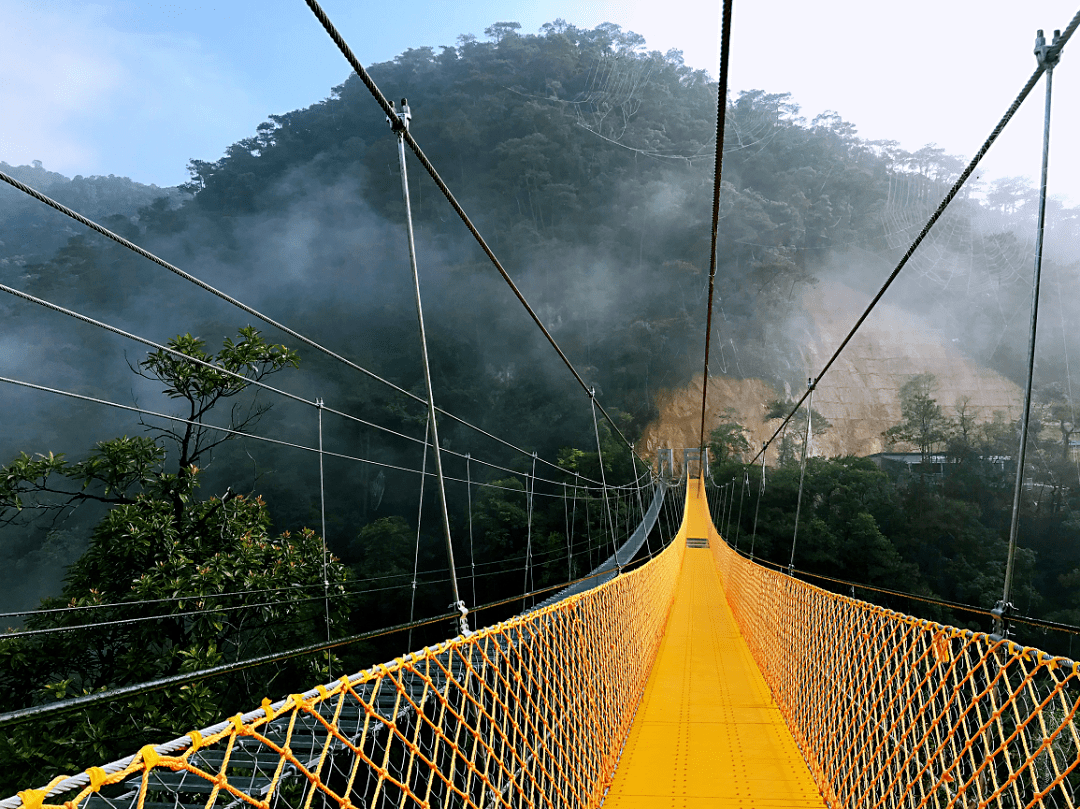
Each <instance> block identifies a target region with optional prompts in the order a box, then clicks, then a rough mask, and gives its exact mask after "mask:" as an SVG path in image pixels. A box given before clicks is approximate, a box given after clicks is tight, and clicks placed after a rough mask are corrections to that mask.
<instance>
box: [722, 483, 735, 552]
mask: <svg viewBox="0 0 1080 809" xmlns="http://www.w3.org/2000/svg"><path fill="white" fill-rule="evenodd" d="M728 485H729V486H730V487H731V491H730V492H729V493H728V506H727V523H726V524H725V526H724V541H725V542H726V541H727V538H728V537H730V536H731V521H732V520H733V519H734V518H735V488H736V487H735V478H732V479H731V483H730V484H728Z"/></svg>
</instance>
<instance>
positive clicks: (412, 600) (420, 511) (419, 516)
mask: <svg viewBox="0 0 1080 809" xmlns="http://www.w3.org/2000/svg"><path fill="white" fill-rule="evenodd" d="M430 431H431V413H430V412H429V413H428V417H427V423H426V424H425V425H424V458H423V461H422V462H421V464H420V470H421V472H420V498H419V500H418V502H417V504H416V549H415V551H414V553H413V576H412V595H411V596H410V597H409V620H410V621H412V620H413V618H414V617H415V613H416V585H417V580H418V577H419V570H420V529H421V527H422V526H423V523H424V484H425V483H426V482H427V456H428V447H429V444H428V434H429V433H430ZM407 645H408V646H409V647H410V648H412V630H411V629H410V630H409V638H408V641H407Z"/></svg>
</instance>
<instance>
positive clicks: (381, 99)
mask: <svg viewBox="0 0 1080 809" xmlns="http://www.w3.org/2000/svg"><path fill="white" fill-rule="evenodd" d="M304 2H306V3H307V5H308V8H310V9H311V12H312V14H314V15H315V17H316V19H318V21H319V22H320V23H321V24H322V27H323V28H324V29H325V30H326V33H327V34H328V35H329V36H330V39H332V40H333V41H334V44H335V45H337V47H338V50H339V51H341V55H342V56H344V57H345V60H346V61H347V62H348V63H349V65H350V66H351V67H352V69H353V70H354V71H356V75H357V76H359V77H360V81H362V82H363V83H364V86H365V87H367V88H368V90H369V91H370V92H371V95H372V96H373V97H374V98H375V101H376V102H378V104H379V106H380V107H381V108H382V111H383V112H385V113H386V115H387V117H388V118H389V119H390V120H391V121H396V120H398V115H397V112H396V111H395V110H394V106H393V105H392V104H391V103H390V102H389V101H388V100H387V98H386V96H384V95H383V93H382V91H381V90H380V89H379V87H378V85H376V84H375V82H374V80H373V79H372V78H371V75H370V74H369V73H368V72H367V70H365V69H364V66H363V65H362V64H360V60H359V59H357V58H356V54H354V53H353V52H352V48H350V47H349V45H348V43H347V42H346V41H345V39H344V37H342V36H341V34H340V33H339V32H338V30H337V28H336V27H334V24H333V23H332V22H331V21H330V18H329V17H328V16H327V15H326V12H325V11H323V9H322V6H320V5H319V3H318V0H304ZM400 134H401V136H402V138H403V139H404V140H405V142H406V143H407V144H409V148H410V149H412V150H413V153H414V154H415V155H416V157H417V159H418V160H419V161H420V164H421V165H422V166H423V167H424V170H425V171H427V173H428V174H429V175H431V179H432V180H434V181H435V185H437V186H438V187H439V190H440V191H441V192H442V194H443V196H444V197H446V201H447V202H449V203H450V206H451V207H452V208H453V209H454V212H455V213H456V214H457V215H458V217H459V218H460V219H461V221H462V222H464V223H465V227H467V228H468V229H469V233H471V234H472V236H473V238H474V239H476V243H477V244H479V245H480V248H481V249H482V250H483V251H484V254H485V255H486V256H487V257H488V259H489V260H490V261H491V263H492V264H493V265H494V266H495V269H496V270H498V271H499V275H501V276H502V278H503V280H504V281H505V282H506V284H507V285H508V286H509V287H510V290H511V291H512V292H513V293H514V296H515V297H516V298H517V299H518V301H519V302H520V303H521V305H522V306H523V307H525V311H526V312H528V313H529V317H531V318H532V320H533V323H535V324H536V327H537V328H538V329H540V331H541V332H543V334H544V337H546V338H547V341H548V342H549V343H550V344H551V347H552V348H553V349H555V353H557V354H558V355H559V358H560V359H561V360H562V361H563V364H564V365H566V367H567V368H568V369H569V371H570V373H571V374H573V375H574V379H576V380H577V382H578V384H579V385H580V386H581V389H582V390H583V391H585V393H586V394H587V395H589V397H590V398H592V394H591V393H590V390H591V389H590V387H589V385H588V384H587V383H586V382H585V380H584V379H583V378H582V377H581V374H579V373H578V371H577V368H575V367H574V364H573V363H572V362H570V358H569V357H567V356H566V353H565V352H564V351H563V350H562V348H560V347H559V344H558V343H557V342H556V341H555V338H554V337H552V336H551V332H549V331H548V329H547V326H545V325H544V321H542V320H541V319H540V316H539V315H538V314H537V313H536V310H535V309H533V308H532V305H531V304H530V303H529V302H528V301H527V300H526V299H525V296H524V295H523V294H522V292H521V290H520V289H518V286H517V284H515V283H514V279H512V278H511V277H510V274H509V273H508V272H507V271H506V269H505V268H504V267H503V265H502V262H500V261H499V259H498V257H497V256H496V255H495V253H494V251H492V249H491V247H489V246H488V243H487V242H486V241H485V240H484V237H483V236H482V235H480V231H479V230H477V229H476V225H474V224H473V223H472V220H471V219H470V218H469V215H468V214H467V213H465V209H464V208H462V207H461V204H460V203H459V202H458V201H457V199H456V198H455V197H454V195H453V193H452V192H451V191H450V188H449V187H448V186H447V185H446V183H445V182H443V179H442V177H440V176H439V172H437V171H436V170H435V166H433V165H432V163H431V161H430V160H428V158H427V155H425V154H424V151H423V150H422V149H421V148H420V144H419V143H417V142H416V139H415V138H414V137H413V136H412V133H411V132H409V130H408V129H404V130H402V132H401V133H400ZM596 406H597V407H598V408H599V409H600V412H601V413H602V414H603V416H604V418H605V419H607V421H608V424H610V425H611V427H612V429H613V430H615V432H616V434H618V436H619V438H621V439H622V441H623V443H624V444H626V446H628V447H629V446H631V445H630V441H629V440H628V439H627V438H626V436H625V435H623V432H622V430H620V429H619V425H618V424H616V423H615V420H614V419H613V418H612V417H611V416H610V415H609V414H608V412H607V411H606V410H605V409H604V406H603V405H601V404H600V403H599V402H596ZM631 451H632V450H631ZM639 457H640V456H639ZM642 461H644V459H642Z"/></svg>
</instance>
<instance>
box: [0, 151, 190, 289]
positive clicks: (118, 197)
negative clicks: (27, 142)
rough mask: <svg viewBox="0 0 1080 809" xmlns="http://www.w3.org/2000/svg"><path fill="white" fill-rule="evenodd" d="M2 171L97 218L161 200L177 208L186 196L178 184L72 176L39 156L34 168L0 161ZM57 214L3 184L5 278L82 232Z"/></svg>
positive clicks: (0, 258)
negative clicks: (48, 165) (45, 163)
mask: <svg viewBox="0 0 1080 809" xmlns="http://www.w3.org/2000/svg"><path fill="white" fill-rule="evenodd" d="M0 171H3V172H4V173H5V174H7V175H9V176H11V177H14V178H15V179H16V180H19V181H20V182H23V183H26V184H27V185H29V186H31V187H32V188H36V189H37V190H38V191H41V192H42V193H44V194H48V195H49V196H50V197H52V198H53V199H55V200H56V201H58V202H62V203H63V204H64V205H67V206H68V207H70V208H74V209H75V210H76V211H79V212H80V213H82V214H83V215H84V216H88V217H90V218H91V219H105V218H110V217H116V216H120V217H124V218H130V217H133V216H136V214H137V213H138V211H139V210H140V209H141V208H145V207H147V206H148V205H152V204H154V203H155V202H158V200H161V202H160V203H158V204H159V205H160V206H164V207H173V206H176V205H179V204H180V202H181V200H182V199H183V198H184V197H185V194H184V192H182V191H181V190H180V189H178V188H159V187H158V186H156V185H143V184H142V183H137V182H135V181H133V180H130V179H128V178H127V177H116V176H114V175H112V174H110V175H109V176H108V177H83V176H82V175H81V174H80V175H78V176H76V177H74V178H68V177H65V176H64V175H62V174H57V173H56V172H55V171H49V170H48V169H46V168H45V167H44V166H42V164H41V161H39V160H35V161H34V165H32V166H9V165H8V164H7V163H5V162H3V161H2V160H0ZM55 217H56V215H55V213H53V212H52V211H50V210H48V209H47V208H45V207H43V206H41V205H28V204H27V200H26V198H25V197H23V195H22V194H21V193H20V192H18V191H16V190H15V189H13V188H9V187H8V186H6V185H5V186H4V187H3V188H0V227H2V234H3V235H2V236H0V280H4V281H5V282H9V281H12V280H13V279H15V278H17V277H18V275H19V274H20V272H21V268H22V267H25V266H26V265H27V264H33V263H36V262H40V261H42V260H44V259H48V258H49V257H51V256H52V255H53V254H54V253H55V252H56V251H57V249H59V248H60V247H62V246H63V245H64V243H65V242H67V240H68V239H69V238H71V237H72V236H74V235H76V234H78V233H79V232H80V230H81V226H80V225H78V224H76V223H74V222H71V223H63V222H58V221H57V219H56V218H55Z"/></svg>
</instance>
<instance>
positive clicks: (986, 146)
mask: <svg viewBox="0 0 1080 809" xmlns="http://www.w3.org/2000/svg"><path fill="white" fill-rule="evenodd" d="M1077 28H1080V11H1077V12H1076V14H1075V15H1074V16H1073V18H1072V20H1070V21H1069V25H1068V27H1067V28H1066V29H1065V30H1064V31H1063V32H1062V34H1061V37H1060V38H1058V39H1057V40H1056V41H1055V43H1054V45H1052V46H1051V47H1050V48H1049V49H1048V54H1049V56H1050V57H1052V58H1055V59H1056V57H1057V56H1058V55H1059V54H1060V53H1061V50H1062V48H1064V47H1065V44H1066V43H1067V42H1068V41H1069V39H1070V38H1071V37H1072V35H1073V34H1074V33H1075V32H1076V29H1077ZM1046 69H1047V64H1046V62H1045V61H1044V62H1040V63H1039V65H1038V67H1036V68H1035V72H1034V73H1032V74H1031V78H1029V79H1028V80H1027V83H1026V84H1025V85H1024V86H1023V87H1022V88H1021V90H1020V93H1019V94H1018V95H1017V96H1016V98H1015V99H1014V100H1013V102H1012V104H1011V105H1009V108H1008V110H1006V112H1005V114H1004V115H1003V116H1002V117H1001V120H1000V121H998V123H997V126H995V127H994V130H993V131H992V132H991V133H990V135H989V137H987V139H986V141H985V142H984V143H983V145H982V146H981V147H979V151H978V152H976V153H975V156H974V157H973V158H972V159H971V162H969V163H968V165H967V167H966V168H965V169H964V170H963V171H962V172H961V173H960V176H959V177H958V178H957V179H956V182H954V183H953V185H952V187H951V188H950V189H949V191H948V193H946V194H945V198H944V199H942V201H941V204H940V205H938V207H937V209H936V210H935V211H934V213H933V214H931V216H930V218H929V219H928V220H927V222H926V224H925V225H923V228H922V230H921V231H919V235H918V236H916V237H915V240H914V241H913V242H912V243H911V246H910V247H908V249H907V250H906V251H905V252H904V255H903V256H902V257H901V258H900V261H899V262H898V263H897V265H896V267H895V269H893V271H892V272H891V273H890V274H889V277H888V278H887V279H886V281H885V283H884V284H882V286H881V289H879V290H878V292H877V294H876V295H874V297H873V299H872V300H871V301H870V304H869V306H867V307H866V310H865V311H864V312H863V313H862V314H861V315H860V316H859V319H858V320H856V321H855V325H854V326H852V327H851V330H850V331H849V332H848V333H847V336H846V337H844V339H843V341H841V343H840V345H839V346H838V347H837V348H836V350H835V351H834V352H833V353H832V356H830V357H829V359H828V361H827V362H826V363H825V366H824V367H823V368H822V369H821V372H820V373H819V374H818V375H817V377H816V379H817V381H818V382H819V383H820V382H821V380H822V378H823V377H824V376H825V374H827V373H828V372H829V369H830V368H832V366H833V364H834V363H835V362H836V360H837V359H838V358H839V356H840V354H841V353H842V352H843V350H844V349H845V348H847V345H848V343H850V342H851V339H852V338H853V337H854V336H855V333H856V332H857V331H858V330H859V329H860V328H861V327H862V324H863V322H864V321H865V320H866V318H867V317H869V316H870V313H871V312H872V311H873V310H874V308H875V307H876V306H877V304H878V301H880V300H881V298H882V296H883V295H884V294H885V292H886V291H887V290H888V289H889V287H890V286H892V283H893V281H895V280H896V277H897V276H898V275H899V274H900V271H901V270H902V269H904V267H905V266H906V265H907V263H908V261H909V260H910V259H911V257H912V255H914V253H915V251H916V250H917V249H918V247H919V245H920V244H922V243H923V241H924V240H925V239H926V237H927V235H928V234H929V233H930V229H931V228H932V227H933V226H934V225H935V224H936V223H937V221H938V220H939V219H940V218H941V216H942V214H944V213H945V209H946V208H947V207H948V206H949V203H951V202H952V201H953V199H954V198H955V197H956V195H957V194H958V193H960V189H961V188H962V187H963V186H964V184H965V183H966V182H967V180H968V178H969V177H970V176H971V174H972V172H974V171H975V168H976V167H977V166H978V165H979V163H980V162H981V161H982V159H983V157H985V156H986V153H987V152H988V151H989V150H990V147H991V146H993V144H994V142H995V141H996V140H997V139H998V137H999V136H1000V135H1001V133H1002V131H1003V130H1004V129H1005V127H1006V125H1007V124H1008V123H1009V122H1010V121H1011V120H1012V119H1013V116H1014V115H1016V112H1017V110H1019V109H1020V105H1021V104H1023V103H1024V101H1025V100H1026V99H1027V97H1028V95H1030V93H1031V91H1032V90H1033V89H1034V88H1035V85H1036V84H1038V82H1039V79H1040V78H1041V77H1042V74H1043V73H1044V72H1045V71H1046ZM809 394H810V391H806V392H805V393H803V395H802V396H801V397H800V398H799V401H797V402H796V403H795V405H794V407H792V409H791V412H790V413H788V414H787V416H786V417H785V418H784V421H783V422H782V423H781V424H780V426H779V427H777V428H776V431H775V432H774V433H773V434H772V436H771V437H770V438H769V441H767V442H766V444H768V443H769V442H771V441H772V440H773V439H775V438H776V436H778V435H779V434H780V431H781V430H783V429H784V427H786V426H787V423H788V422H789V421H791V419H792V418H793V417H794V415H795V413H797V412H798V410H799V407H800V406H801V405H802V403H803V402H804V401H805V400H806V398H807V396H809ZM762 452H764V450H762ZM759 454H760V453H759ZM757 458H758V456H754V458H753V459H752V460H751V463H753V462H755V461H756V460H757Z"/></svg>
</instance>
